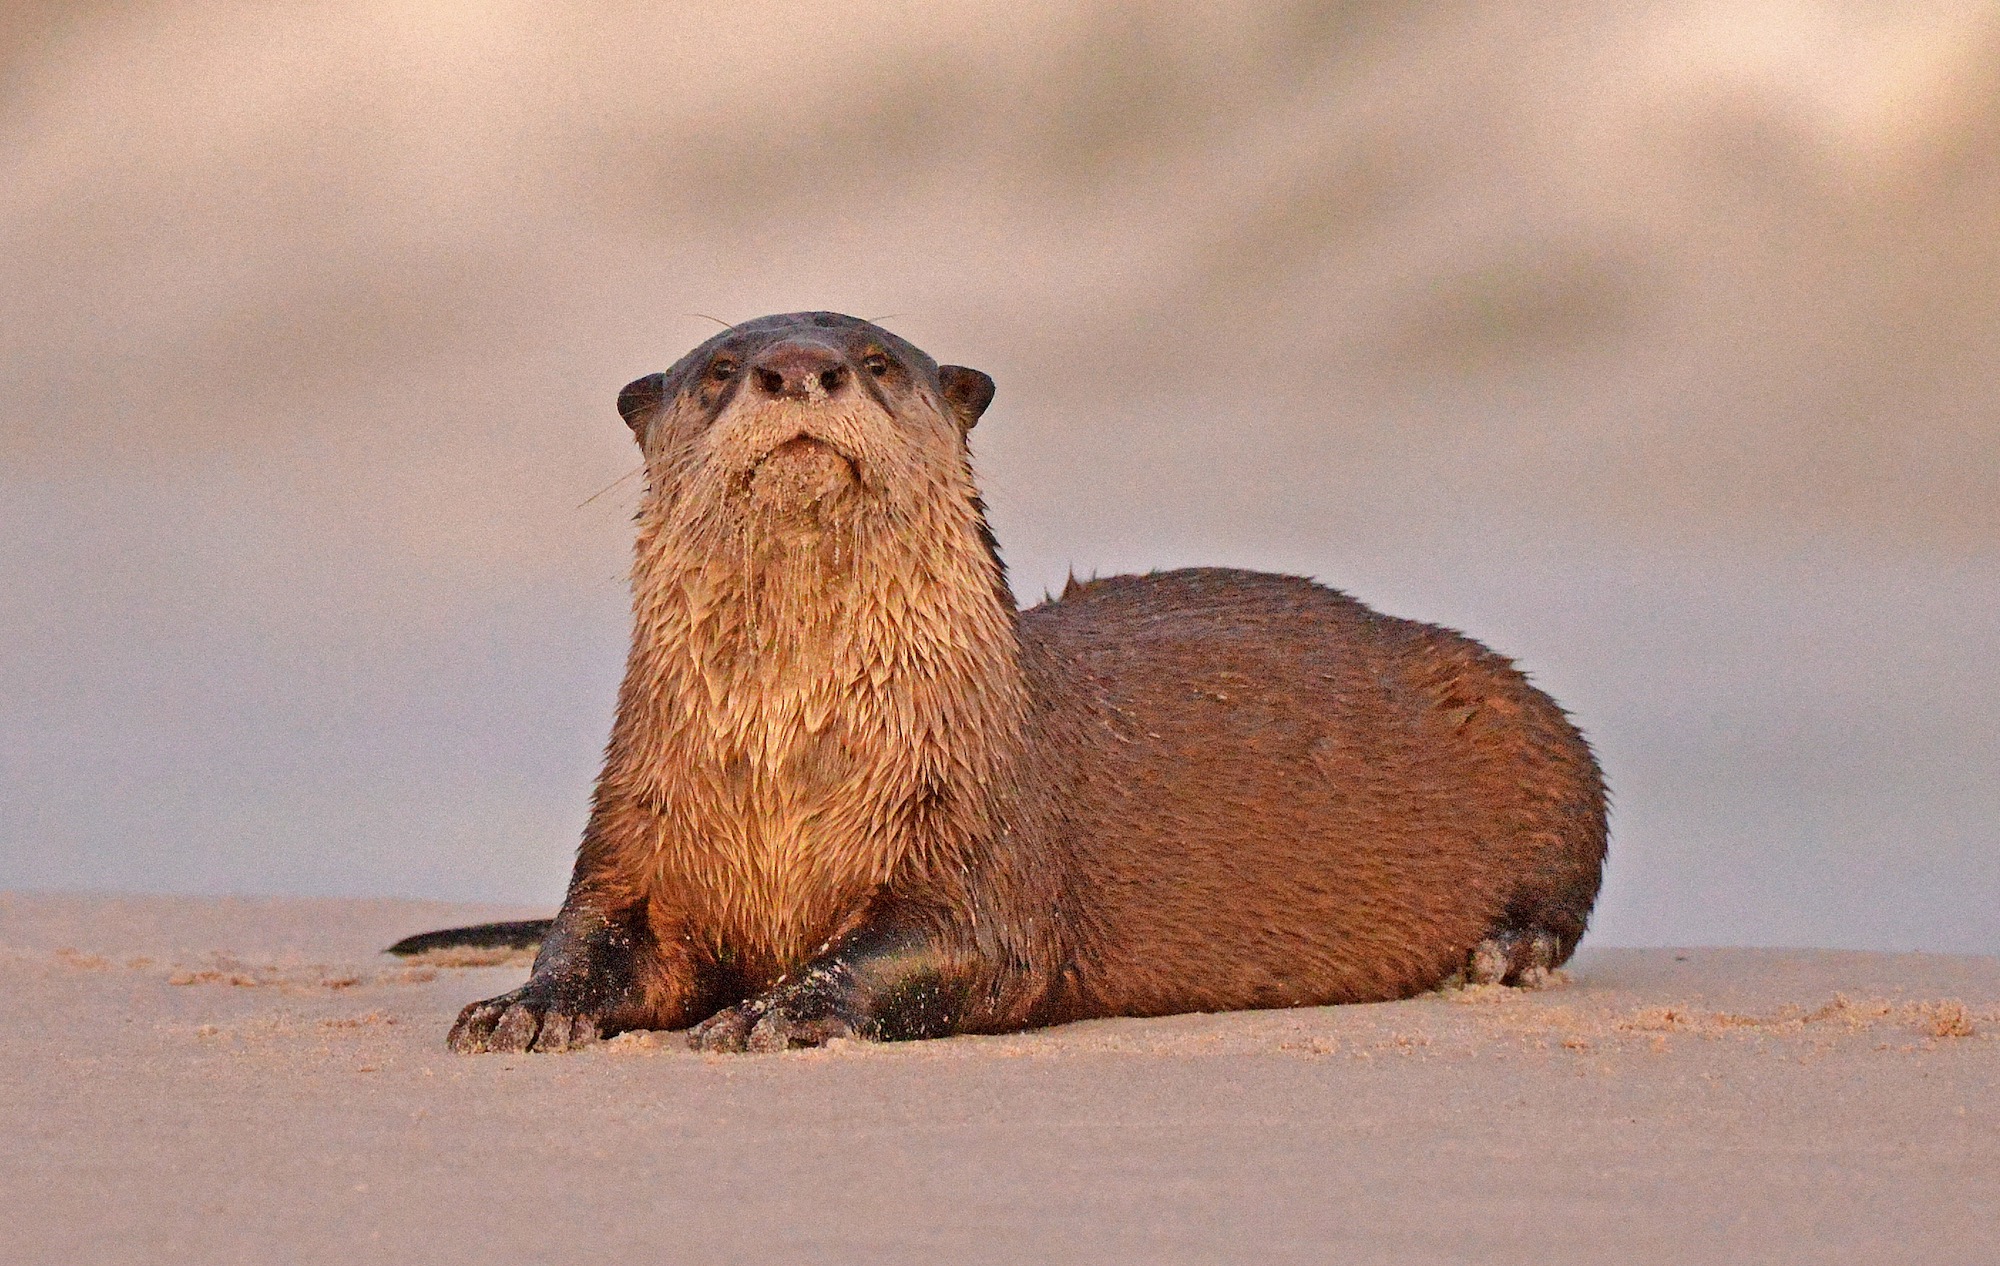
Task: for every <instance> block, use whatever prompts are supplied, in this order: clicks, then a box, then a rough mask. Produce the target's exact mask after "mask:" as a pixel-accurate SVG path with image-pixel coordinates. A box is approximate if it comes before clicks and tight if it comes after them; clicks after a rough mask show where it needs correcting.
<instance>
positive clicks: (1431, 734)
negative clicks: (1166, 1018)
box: [1020, 569, 1605, 1014]
mask: <svg viewBox="0 0 2000 1266" xmlns="http://www.w3.org/2000/svg"><path fill="white" fill-rule="evenodd" d="M1020 628H1021V638H1022V650H1023V660H1024V667H1025V669H1026V671H1027V674H1028V684H1029V690H1030V693H1031V696H1032V698H1033V701H1034V703H1033V707H1034V719H1033V725H1034V727H1035V732H1034V734H1033V735H1032V736H1031V741H1030V743H1029V745H1028V747H1029V750H1030V751H1031V752H1032V753H1033V766H1034V768H1033V770H1032V771H1023V772H1024V773H1026V774H1027V775H1028V776H1029V777H1030V778H1033V779H1035V780H1036V782H1037V784H1038V786H1039V787H1040V788H1041V789H1042V790H1043V793H1044V794H1046V795H1047V796H1049V797H1051V799H1052V803H1051V804H1050V806H1049V810H1048V811H1047V813H1046V814H1045V815H1044V818H1043V820H1045V821H1047V822H1049V823H1050V825H1049V826H1048V827H1047V828H1046V829H1047V830H1050V831H1052V832H1054V833H1056V834H1058V835H1059V836H1061V838H1060V839H1059V840H1054V841H1051V843H1052V844H1053V845H1055V846H1056V847H1058V848H1059V849H1060V850H1062V852H1063V853H1064V854H1065V856H1066V857H1067V858H1068V862H1069V865H1070V867H1071V868H1072V873H1073V874H1074V876H1075V884H1076V887H1077V888H1078V889H1079V890H1082V891H1088V892H1090V893H1092V894H1093V895H1092V898H1091V900H1090V901H1089V902H1088V903H1086V908H1084V909H1082V910H1081V911H1080V918H1079V933H1078V938H1077V939H1078V943H1077V945H1076V947H1075V953H1074V957H1075V967H1074V970H1075V981H1074V990H1075V998H1074V1001H1073V1003H1072V1005H1071V1007H1070V1008H1069V1009H1073V1010H1074V1011H1076V1013H1078V1014H1147V1013H1168V1012H1176V1011H1185V1010H1223V1009H1231V1008H1239V1007H1250V1006H1280V1005H1299V1004H1303V1003H1327V1002H1345V1001H1361V1000H1368V999H1380V998H1390V997H1400V996H1407V995H1408V994H1410V993H1413V992H1418V991H1421V990H1423V989H1426V988H1430V987H1433V986H1434V985H1436V984H1437V983H1438V982H1439V981H1441V980H1442V979H1444V978H1445V977H1446V976H1448V975H1450V974H1451V973H1452V972H1453V971H1455V970H1457V969H1459V968H1460V967H1462V966H1463V965H1464V963H1465V960H1466V955H1467V953H1468V952H1469V951H1470V950H1471V948H1472V947H1473V946H1474V945H1475V944H1477V943H1478V942H1479V941H1480V940H1481V939H1482V938H1484V937H1487V936H1489V935H1491V934H1493V933H1495V932H1496V930H1501V929H1504V928H1506V927H1508V926H1509V925H1510V924H1517V925H1522V926H1527V925H1533V926H1535V927H1537V928H1540V929H1543V930H1547V931H1550V932H1553V933H1554V934H1555V935H1556V936H1557V937H1558V938H1559V940H1560V942H1561V954H1562V956H1563V957H1567V955H1568V953H1569V952H1570V951H1571V950H1572V949H1573V948H1574V947H1575V943H1576V940H1577V938H1578V937H1580V936H1581V935H1582V932H1583V923H1584V920H1585V918H1586V917H1587V915H1588V911H1589V908H1590V904H1591V901H1592V900H1593V899H1594V898H1595V896H1596V892H1597V886H1598V879H1599V874H1600V871H1601V868H1602V862H1603V857H1604V844H1605V831H1604V797H1603V787H1602V782H1601V780H1600V778H1599V775H1598V772H1597V767H1596V764H1595V762H1594V761H1593V760H1592V758H1591V756H1590V753H1589V749H1588V748H1587V747H1586V746H1585V745H1584V743H1583V740H1582V739H1581V737H1580V736H1578V734H1577V733H1576V731H1575V729H1574V728H1573V727H1572V726H1571V725H1570V724H1569V723H1568V721H1567V719H1566V718H1565V717H1564V716H1563V714H1562V712H1561V710H1560V709H1559V708H1557V707H1556V706H1555V704H1554V703H1553V702H1552V701H1550V700H1549V699H1548V697H1547V696H1545V695H1543V694H1542V693H1541V692H1540V691H1538V690H1536V689H1535V688H1534V687H1532V686H1531V685H1529V684H1528V682H1527V680H1526V679H1525V678H1524V677H1523V676H1522V675H1521V674H1520V673H1519V672H1518V671H1516V670H1515V669H1514V668H1513V666H1512V665H1511V664H1510V663H1509V662H1508V661H1507V660H1505V659H1503V658H1502V657H1500V656H1498V655H1496V654H1494V653H1492V652H1490V651H1488V650H1486V649H1485V648H1483V647H1481V646H1479V645H1478V644H1477V643H1475V642H1473V641H1471V640H1470V639H1468V638H1465V637H1463V636H1461V635H1459V634H1457V633H1453V632H1451V631H1450V630H1447V629H1441V628H1437V627H1435V626H1431V625H1425V624H1419V623H1416V622H1413V621H1408V620H1399V619H1395V618H1393V617H1389V616H1384V615H1381V614H1379V613H1377V612H1374V611H1371V610H1370V609H1369V608H1367V607H1366V606H1363V605H1362V604H1361V603H1359V602H1356V601H1355V600H1353V599H1352V598H1349V597H1347V596H1346V595H1344V594H1341V593H1338V592H1336V591H1334V590H1331V589H1327V588H1325V587H1323V586H1320V585H1317V584H1314V583H1312V582H1310V581H1307V580H1303V579H1299V578H1295V577H1287V576H1275V575H1269V574H1264V573H1257V572H1244V571H1233V570H1225V569H1191V570H1186V571H1176V572H1166V573H1156V574H1153V575H1149V576H1121V577H1113V578H1110V579H1105V580H1097V581H1092V582H1089V583H1087V584H1074V583H1073V584H1072V585H1071V586H1070V588H1069V589H1068V590H1067V591H1066V592H1065V593H1064V596H1063V597H1062V598H1061V599H1060V600H1057V601H1054V602H1049V603H1045V604H1043V605H1042V606H1039V607H1036V608H1034V609H1032V610H1030V611H1026V612H1023V613H1022V615H1021V624H1020ZM1138 947H1143V949H1140V948H1138Z"/></svg>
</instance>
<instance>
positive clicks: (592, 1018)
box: [445, 980, 604, 1055]
mask: <svg viewBox="0 0 2000 1266" xmlns="http://www.w3.org/2000/svg"><path fill="white" fill-rule="evenodd" d="M603 1019H604V1017H603V1015H602V1014H601V1012H599V1011H597V1010H596V1009H594V1008H591V1007H588V1006H586V1005H584V1003H583V1000H582V999H580V998H578V997H577V996H576V995H575V993H574V991H572V990H569V989H565V988H564V987H563V986H562V985H561V984H559V983H550V982H544V981H538V980H530V981H529V982H528V983H527V984H525V985H522V986H521V987H520V988H519V989H516V990H514V991H513V992H512V993H503V994H501V995H500V996H499V997H497V998H488V999H487V1000H486V1001H484V1002H475V1003H473V1004H472V1005H471V1006H469V1007H467V1008H466V1009H465V1010H463V1011H461V1012H459V1013H458V1023H456V1024H454V1025H452V1026H451V1036H450V1037H447V1038H446V1039H445V1045H446V1046H449V1047H450V1048H451V1049H452V1050H454V1051H456V1052H458V1053H459V1054H460V1055H472V1054H477V1053H478V1052H480V1051H567V1050H570V1049H572V1048H574V1047H578V1046H588V1045H589V1044H590V1043H592V1042H595V1041H596V1040H597V1039H598V1038H599V1037H601V1036H603V1028H602V1024H603Z"/></svg>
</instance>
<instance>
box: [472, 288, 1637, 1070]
mask: <svg viewBox="0 0 2000 1266" xmlns="http://www.w3.org/2000/svg"><path fill="white" fill-rule="evenodd" d="M767 362H768V364H769V365H770V366H776V368H766V367H765V366H766V363H767ZM885 364H886V365H887V366H888V368H887V369H886V370H885V371H882V372H877V370H879V369H880V368H881V367H882V366H884V365H885ZM870 366H874V367H875V368H873V369H871V368H870ZM821 367H824V368H821ZM731 370H733V373H729V372H724V371H731ZM781 370H782V371H784V372H783V373H782V374H781V373H780V371H781ZM793 371H797V372H796V373H794V372H793ZM718 375H720V376H718ZM827 375H831V377H829V376H827ZM836 379H837V388H838V389H834V388H827V389H824V390H822V389H821V387H820V384H821V383H822V382H823V381H824V382H835V381H836ZM795 380H796V381H798V382H802V383H804V384H805V386H803V387H799V388H798V389H797V390H792V384H793V383H794V381H795ZM780 381H782V382H783V383H785V384H786V388H787V389H786V390H785V391H784V392H776V391H775V390H774V389H770V388H769V387H768V386H765V387H760V386H759V384H760V383H761V384H769V383H773V382H780ZM990 395H991V384H990V382H988V381H987V380H986V379H985V378H984V376H983V375H978V374H975V373H973V372H972V371H967V370H962V369H956V368H954V367H950V366H946V367H943V368H942V369H941V368H939V367H938V366H936V365H935V364H934V363H933V362H932V361H931V360H930V359H929V358H928V357H927V356H925V355H924V354H923V353H921V352H919V351H917V350H916V349H915V348H913V347H911V346H910V345H908V344H907V343H904V342H902V341H901V340H899V339H896V338H895V337H894V336H893V335H890V334H888V333H887V332H886V331H883V330H880V329H878V328H876V327H874V326H872V325H868V324H867V323H864V322H859V321H855V320H854V319H852V318H848V317H840V316H836V315H834V314H828V313H804V314H796V315H791V316H785V317H770V318H765V319H763V320H761V321H758V322H753V323H749V324H747V325H743V326H737V327H733V328H732V329H730V330H728V331H726V332H724V333H723V334H719V335H717V336H716V337H715V338H714V339H711V340H710V341H709V342H707V343H705V344H703V345H702V347H700V348H697V349H696V350H695V351H694V352H691V353H690V354H689V355H688V356H687V357H685V358H683V359H682V361H681V362H679V363H678V364H677V365H676V366H675V368H674V369H673V370H671V371H669V372H668V373H667V374H665V375H661V376H656V377H655V378H653V379H642V380H641V381H640V382H638V383H635V384H633V386H632V387H631V388H628V389H627V396H626V397H625V398H622V399H621V407H623V408H625V410H626V412H627V417H628V420H630V421H632V423H633V426H634V429H635V431H636V432H637V434H638V437H639V440H640V443H641V447H642V448H643V450H644V452H645V454H646V462H647V474H648V484H649V486H648V490H647V494H646V497H645V500H644V503H643V505H642V508H641V510H640V513H639V531H638V542H637V546H636V551H635V557H634V566H633V608H634V636H633V640H632V649H631V654H630V657H629V660H628V663H627V670H626V676H625V681H624V684H623V687H622V688H621V690H620V693H619V700H618V715H617V720H616V722H615V724H614V727H613V731H612V737H611V742H610V745H609V748H608V750H607V753H606V759H605V766H604V772H603V775H602V777H601V779H600V780H599V784H598V788H597V793H596V798H595V803H594V806H593V811H592V814H591V819H590V823H589V826H588V827H587V829H586V832H585V837H584V841H583V844H582V847H581V849H580V851H579V854H578V858H577V866H576V872H575V877H574V879H573V881H572V885H571V890H570V894H569V896H568V898H567V899H566V901H565V903H564V909H563V912H562V914H561V915H559V916H558V918H557V920H556V923H555V928H554V930H553V931H552V932H551V934H550V938H549V940H548V942H547V943H545V945H544V947H543V950H542V953H541V956H540V958H539V959H538V961H537V966H536V971H535V973H534V976H533V977H532V978H531V979H530V981H529V983H528V984H527V985H526V986H524V987H523V988H522V989H521V990H518V991H516V992H515V993H513V994H509V995H505V996H503V997H502V998H499V999H494V1000H491V1001H489V1002H487V1003H478V1004H474V1005H473V1006H472V1007H468V1008H467V1010H466V1013H465V1015H464V1016H462V1017H461V1019H460V1021H459V1024H458V1026H457V1027H456V1028H455V1029H454V1031H453V1035H452V1044H453V1045H454V1047H455V1048H458V1049H462V1050H479V1049H522V1048H533V1049H560V1048H562V1047H564V1046H568V1045H574V1044H576V1043H577V1042H581V1041H587V1040H589V1039H590V1038H592V1037H595V1036H598V1035H600V1034H602V1033H606V1032H610V1031H614V1030H617V1029H623V1028H638V1027H644V1028H680V1027H684V1026H686V1025H689V1024H692V1023H694V1022H696V1021H700V1020H703V1019H704V1018H705V1017H711V1016H712V1017H713V1018H710V1019H709V1020H708V1023H707V1024H705V1025H703V1026H702V1028H701V1029H699V1030H697V1032H696V1035H695V1040H696V1041H697V1044H701V1045H707V1046H710V1047H713V1048H715V1049H742V1048H743V1047H745V1046H750V1047H758V1048H764V1047H771V1046H784V1045H797V1044H803V1043H809V1042H814V1041H821V1040H825V1039H826V1038H828V1037H833V1036H845V1035H859V1036H869V1037H914V1036H930V1035H935V1034H939V1033H945V1032H968V1031H1002V1030H1009V1029H1017V1028H1021V1027H1025V1026H1029V1025H1035V1024H1043V1023H1050V1022H1056V1021H1062V1020H1069V1019H1077V1018H1083V1017H1089V1016H1105V1015H1150V1014H1163V1013H1170V1012H1178V1011H1191V1010H1231V1009H1237V1008H1245V1007H1266V1006H1292V1005H1304V1004H1315V1003H1332V1002H1356V1001H1366V1000H1374V999H1385V998H1395V997H1403V996H1407V995H1409V994H1412V993H1415V992H1419V991H1421V990H1424V989H1428V988H1432V987H1435V986H1436V985H1437V984H1439V983H1440V982H1441V981H1443V980H1445V979H1446V978H1448V977H1450V976H1452V975H1454V974H1455V973H1463V972H1465V971H1467V970H1468V964H1469V963H1472V962H1474V961H1475V960H1477V959H1478V956H1479V952H1480V951H1481V950H1482V948H1483V950H1484V952H1485V953H1486V955H1487V957H1488V958H1489V959H1491V958H1492V956H1493V954H1495V953H1496V952H1497V953H1498V954H1499V955H1500V958H1499V960H1498V962H1499V964H1500V965H1499V966H1497V967H1493V968H1492V969H1491V972H1492V974H1499V975H1503V976H1505V977H1508V978H1512V977H1513V976H1517V975H1520V974H1522V973H1523V972H1524V971H1531V970H1539V969H1541V968H1545V967H1549V966H1553V965H1554V964H1555V963H1559V962H1561V961H1562V960H1563V959H1566V958H1567V957H1568V955H1569V953H1570V952H1571V951H1572V950H1573V949H1574V948H1575V945H1576V941H1577V939H1578V938H1579V937H1580V936H1581V935H1582V933H1583V929H1584V923H1585V920H1586V918H1587V917H1588V914H1589V910H1590V906H1591V904H1592V902H1593V900H1594V899H1595V896H1596V893H1597V888H1598V882H1599V875H1600V871H1601V868H1602V863H1603V858H1604V853H1605V842H1606V835H1605V800H1604V792H1603V784H1602V781H1601V779H1600V777H1599V774H1598V770H1597V766H1596V764H1595V762H1594V760H1593V759H1592V757H1591V755H1590V752H1589V749H1588V748H1587V747H1586V746H1585V744H1584V742H1583V740H1582V738H1581V737H1580V736H1579V735H1578V734H1577V732H1576V730H1575V729H1574V728H1573V727H1572V726H1571V725H1570V724H1569V722H1568V720H1567V719H1566V718H1565V716H1564V715H1563V713H1562V712H1561V710H1560V709H1559V708H1557V707H1556V705H1555V704H1554V703H1553V702H1552V701H1550V700H1549V699H1548V697H1547V696H1546V695H1544V694H1542V693H1541V692H1540V691H1538V690H1536V689H1535V688H1534V687H1533V686H1531V685H1529V684H1528V682H1527V680H1526V679H1525V678H1524V677H1523V676H1522V675H1521V674H1520V673H1519V672H1517V671H1515V669H1514V668H1513V667H1512V665H1511V664H1509V663H1508V661H1506V660H1505V659H1503V658H1501V657H1499V656H1497V655H1495V654H1493V653H1492V652H1490V651H1487V650H1485V649H1484V648H1483V647H1481V646H1479V645H1478V644H1477V643H1475V642H1473V641H1471V640H1469V639H1467V638H1465V637H1462V636H1461V635H1459V634H1456V633H1453V632H1451V631H1449V630H1445V629H1441V628H1436V627H1433V626H1429V625H1423V624H1416V623H1412V622H1409V621H1405V620H1398V619H1393V618H1390V617H1387V616H1383V615H1379V614H1377V613H1375V612H1373V611H1370V610H1369V609H1368V608H1366V607H1364V606H1362V605H1361V604H1360V603H1358V602H1356V601H1354V600H1353V599H1351V598H1348V597H1346V596H1345V595H1342V594H1339V593H1336V592H1334V591H1332V590H1329V589H1326V588H1323V587H1321V586H1318V585H1316V584H1313V583H1311V582H1309V581H1306V580H1301V579H1295V578H1291V577H1284V576H1273V575H1267V574H1261V573H1253V572H1242V571H1227V570H1219V569H1202V570H1190V571H1180V572H1169V573H1165V574H1156V575H1151V576H1120V577H1114V578H1110V579H1106V580H1097V581H1092V582H1089V583H1083V584H1078V583H1074V582H1073V583H1072V584H1071V586H1070V587H1069V588H1068V589H1066V590H1065V592H1064V594H1063V596H1062V597H1061V598H1060V599H1058V600H1054V601H1050V602H1046V603H1044V604H1042V605H1040V606H1038V607H1035V608H1034V609H1032V610H1029V611H1026V612H1017V611H1016V609H1015V606H1014V603H1013V600H1012V597H1011V595H1010V593H1009V591H1008V589H1007V585H1006V579H1005V575H1004V571H1003V569H1002V567H1001V564H1000V561H999V557H998V553H997V551H996V550H995V548H994V546H993V542H992V538H991V535H990V533H989V532H988V531H987V528H986V523H985V517H984V510H983V506H982V505H981V502H980V500H979V495H978V490H977V488H976V486H975V484H974V482H973V477H972V472H971V468H970V464H969V458H968V454H967V448H966V443H965V434H966V432H967V431H969V430H970V428H971V425H972V423H973V422H974V421H976V420H977V417H978V414H979V412H980V410H982V409H983V408H984V406H985V403H986V401H987V399H989V398H990ZM1537 938H1539V941H1538V940H1537ZM1496 945H1497V946H1499V947H1500V948H1499V950H1497V951H1496V950H1495V949H1494V947H1495V946H1496ZM1536 945H1539V946H1540V948H1539V949H1536V950H1531V949H1524V948H1523V947H1532V946H1536ZM1509 955H1512V957H1511V958H1510V957H1509ZM1531 959H1532V960H1533V961H1530V960H1531Z"/></svg>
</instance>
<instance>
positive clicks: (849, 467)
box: [747, 435, 859, 515]
mask: <svg viewBox="0 0 2000 1266" xmlns="http://www.w3.org/2000/svg"><path fill="white" fill-rule="evenodd" d="M858 483H859V479H858V477H857V473H856V471H855V468H854V463H853V461H852V460H850V459H849V458H848V457H847V455H846V454H844V453H842V452H841V451H840V450H839V449H837V448H835V447H834V446H833V445H831V444H828V443H827V442H826V441H824V440H819V439H814V438H813V437H812V436H810V435H800V436H795V437H794V438H792V439H789V440H786V441H785V442H784V443H782V444H780V445H778V446H777V447H776V448H774V449H772V450H771V451H770V452H769V453H767V454H765V455H764V457H763V458H762V460H760V461H759V462H758V463H757V464H756V466H754V467H752V468H751V470H750V478H749V484H748V488H747V491H748V493H749V496H750V501H751V504H752V505H754V506H756V507H757V508H758V509H760V510H763V511H765V512H767V513H773V514H782V515H792V514H800V513H806V512H810V511H814V510H818V509H820V508H821V507H825V506H830V505H831V504H833V503H834V502H836V501H838V500H839V499H841V498H842V497H844V496H846V495H848V494H849V493H850V492H852V491H853V490H854V489H855V487H856V486H857V484H858Z"/></svg>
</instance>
